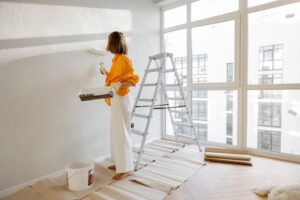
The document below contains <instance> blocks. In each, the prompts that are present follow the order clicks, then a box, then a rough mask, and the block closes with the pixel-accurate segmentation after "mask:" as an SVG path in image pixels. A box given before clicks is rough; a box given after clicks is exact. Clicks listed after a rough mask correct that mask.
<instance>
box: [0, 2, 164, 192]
mask: <svg viewBox="0 0 300 200" xmlns="http://www.w3.org/2000/svg"><path fill="white" fill-rule="evenodd" d="M7 2H9V4H10V5H9V6H10V7H9V6H7ZM24 5H25V6H28V7H27V10H26V9H25V10H26V11H24V9H18V7H19V8H21V7H23V8H24ZM30 6H32V9H31V8H30ZM43 6H45V7H48V8H51V9H52V10H53V9H54V8H55V7H56V8H57V7H59V9H62V10H64V9H66V10H68V12H66V13H69V11H70V10H71V11H72V12H73V11H74V10H76V12H75V11H74V12H75V13H77V14H76V15H78V14H79V17H78V16H77V19H80V12H81V9H82V12H83V15H82V16H83V19H82V21H80V20H79V21H78V20H77V21H76V22H77V23H78V27H79V28H78V27H77V26H76V24H75V25H74V24H73V23H74V20H73V21H72V17H70V16H66V17H65V18H64V17H62V18H61V19H60V20H61V21H60V20H59V19H57V18H55V17H53V18H51V15H49V13H48V11H47V9H44V8H43ZM12 7H13V9H12ZM91 8H94V10H93V11H95V12H86V10H89V9H91ZM9 9H11V10H9ZM51 9H49V12H50V11H51ZM97 9H98V10H97ZM30 11H35V12H38V11H39V12H40V18H36V17H34V13H26V12H30ZM71 11H70V12H71ZM118 11H119V12H122V13H123V14H124V13H125V15H126V16H125V17H124V18H122V20H119V19H118V18H117V17H116V18H113V17H111V13H119V12H118ZM11 13H14V15H10V14H11ZM91 13H92V14H91ZM29 14H30V15H29ZM119 14H120V13H119ZM7 15H9V16H7ZM99 15H100V16H101V17H100V18H98V20H99V21H96V20H92V21H91V20H90V18H91V17H92V18H93V17H95V16H99ZM0 16H1V19H3V18H4V17H8V18H10V19H11V21H10V22H7V21H6V23H5V31H4V29H2V28H3V25H4V24H3V23H4V22H1V24H0V27H1V30H0V36H1V37H0V93H1V100H0V110H1V111H0V191H1V190H4V189H7V188H9V187H12V186H15V185H17V184H21V183H23V182H26V181H29V180H32V179H35V178H38V177H41V176H44V175H47V174H49V173H52V172H55V171H57V170H61V169H63V168H64V165H65V163H66V162H67V161H69V160H72V159H91V158H95V157H98V156H101V155H105V154H107V153H109V123H110V119H109V117H110V114H109V107H107V106H106V105H105V104H104V102H103V101H102V100H99V101H90V102H80V101H79V99H78V97H77V94H78V92H79V91H80V90H81V89H82V88H92V87H97V86H101V85H103V81H104V78H103V77H101V76H100V75H99V74H98V68H97V67H96V66H95V64H96V63H98V62H99V61H100V60H104V61H105V64H106V65H107V66H109V65H110V60H111V55H110V56H108V57H106V58H100V57H98V56H95V55H92V54H89V53H87V52H86V49H87V48H90V47H97V48H102V49H104V48H105V45H106V38H107V35H108V33H109V32H111V31H112V30H114V29H118V27H120V29H119V30H120V31H125V32H126V37H127V39H128V43H129V56H130V57H131V58H132V61H133V64H134V66H135V69H136V72H137V73H138V74H139V75H140V77H141V78H142V75H143V70H144V68H145V66H146V64H147V61H148V56H149V55H152V54H155V53H158V52H159V50H160V49H159V46H160V45H159V44H160V41H159V31H160V30H159V24H160V22H159V8H158V7H156V6H155V5H154V4H153V3H152V1H151V0H126V1H122V0H102V1H99V0H85V1H80V0H72V1H70V0H51V1H42V0H26V1H25V0H14V1H0ZM10 16H12V17H10ZM28 16H31V17H32V18H31V20H30V18H28ZM26 17H27V18H26ZM41 18H42V19H43V20H44V21H43V20H41ZM25 19H26V20H27V21H26V20H25ZM18 20H19V21H18ZM58 20H59V22H58ZM101 20H102V21H101ZM0 21H1V20H0ZM37 22H38V23H40V24H39V25H38V26H30V23H33V24H34V23H36V24H38V23H37ZM68 22H70V23H72V24H68ZM26 23H29V24H26ZM124 23H126V24H127V25H125V26H124ZM57 24H59V26H56V25H57ZM98 24H100V25H101V26H102V27H101V29H99V27H97V28H93V27H90V26H89V25H93V26H97V25H98ZM21 25H22V27H20V26H21ZM118 25H119V26H118ZM49 26H50V27H51V29H48V30H49V31H50V32H51V31H52V33H51V34H50V32H49V31H45V29H47V27H49ZM28 27H30V29H29V28H28ZM34 27H35V28H36V29H35V28H34ZM59 27H63V28H59ZM68 27H70V28H68ZM128 27H129V28H128ZM16 28H17V29H18V31H15V30H14V29H16ZM26 30H30V33H29V32H26ZM70 30H71V31H70ZM85 30H86V31H85ZM68 31H69V32H68ZM9 33H11V34H9ZM72 33H75V34H72ZM137 89H138V87H137V88H135V89H134V90H133V92H132V96H133V97H135V95H136V93H137ZM159 122H160V120H159V119H157V118H156V121H154V122H153V123H152V125H153V124H154V125H153V126H152V131H151V132H152V133H156V134H154V135H155V136H158V135H159V134H160V132H159V131H160V123H159Z"/></svg>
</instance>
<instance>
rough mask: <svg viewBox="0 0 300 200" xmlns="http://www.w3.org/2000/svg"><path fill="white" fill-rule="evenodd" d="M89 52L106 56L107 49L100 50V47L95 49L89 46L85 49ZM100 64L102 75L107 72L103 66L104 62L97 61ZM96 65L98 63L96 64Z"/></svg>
mask: <svg viewBox="0 0 300 200" xmlns="http://www.w3.org/2000/svg"><path fill="white" fill-rule="evenodd" d="M87 51H88V52H89V53H91V54H94V55H98V56H102V57H104V56H106V55H107V51H103V50H100V49H96V48H90V49H88V50H87ZM99 65H100V73H101V74H102V75H104V74H106V73H107V70H106V69H105V67H104V66H103V65H104V63H103V62H100V63H99ZM97 66H98V65H97Z"/></svg>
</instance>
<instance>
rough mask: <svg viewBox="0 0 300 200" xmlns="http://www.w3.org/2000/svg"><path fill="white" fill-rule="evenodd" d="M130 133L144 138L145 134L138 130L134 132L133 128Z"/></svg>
mask: <svg viewBox="0 0 300 200" xmlns="http://www.w3.org/2000/svg"><path fill="white" fill-rule="evenodd" d="M131 132H132V133H135V134H137V135H140V136H144V135H145V133H144V132H143V131H139V130H136V129H134V128H132V129H131Z"/></svg>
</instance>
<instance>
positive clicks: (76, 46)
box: [0, 40, 106, 64]
mask: <svg viewBox="0 0 300 200" xmlns="http://www.w3.org/2000/svg"><path fill="white" fill-rule="evenodd" d="M105 45H106V41H104V40H101V41H100V40H99V41H88V42H75V43H66V44H53V45H43V46H37V47H23V48H13V49H3V50H0V64H3V63H7V62H11V61H15V60H20V59H24V58H29V57H32V56H39V55H46V54H52V53H61V52H68V51H78V50H85V49H89V48H98V49H105Z"/></svg>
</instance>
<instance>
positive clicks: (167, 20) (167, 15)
mask: <svg viewBox="0 0 300 200" xmlns="http://www.w3.org/2000/svg"><path fill="white" fill-rule="evenodd" d="M184 23H186V6H180V7H177V8H174V9H170V10H166V11H165V12H164V28H169V27H172V26H177V25H181V24H184Z"/></svg>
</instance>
